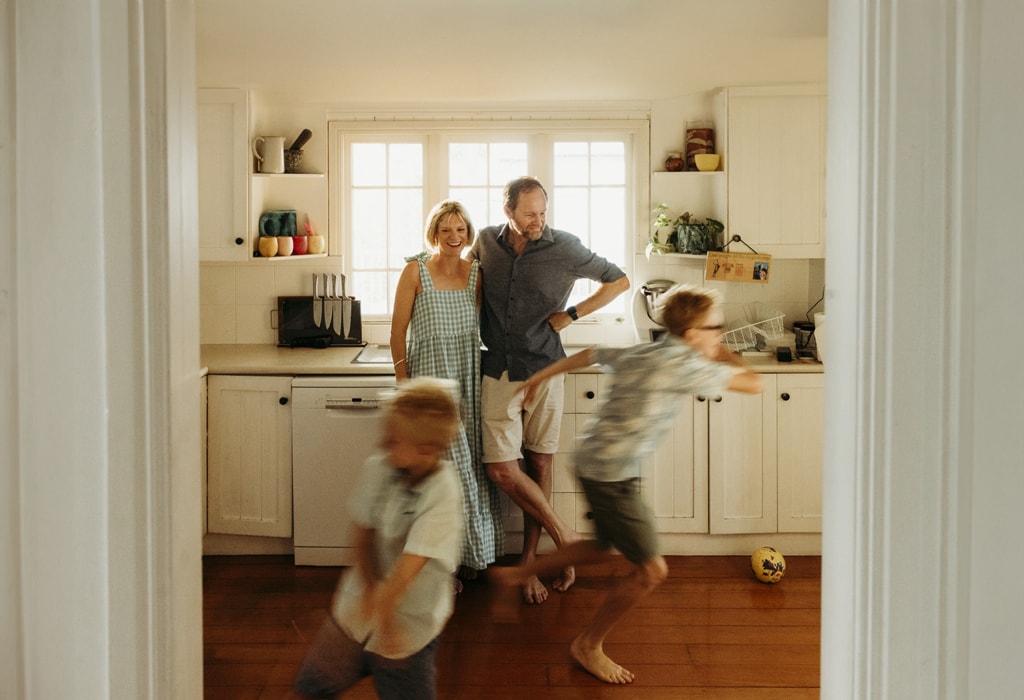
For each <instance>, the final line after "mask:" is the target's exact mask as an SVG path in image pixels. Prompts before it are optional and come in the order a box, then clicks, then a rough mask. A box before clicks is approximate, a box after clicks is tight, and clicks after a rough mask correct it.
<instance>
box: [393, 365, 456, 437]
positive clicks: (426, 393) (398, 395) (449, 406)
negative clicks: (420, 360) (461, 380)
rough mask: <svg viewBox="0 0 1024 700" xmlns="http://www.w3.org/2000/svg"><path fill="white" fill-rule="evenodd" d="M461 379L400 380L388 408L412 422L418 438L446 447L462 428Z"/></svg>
mask: <svg viewBox="0 0 1024 700" xmlns="http://www.w3.org/2000/svg"><path fill="white" fill-rule="evenodd" d="M458 392H459V384H458V382H455V381H452V380H450V379H437V378H436V377H416V378H415V379H409V380H407V381H403V382H401V383H399V385H398V388H397V389H396V390H395V393H394V394H392V395H391V397H390V398H389V399H388V400H387V403H386V409H387V411H388V412H389V413H391V414H392V415H396V416H399V417H400V418H401V419H402V420H403V421H405V422H407V423H408V424H410V425H411V426H412V427H413V429H414V430H415V432H416V435H417V441H418V442H420V444H423V445H431V446H433V447H437V448H438V449H441V450H443V449H445V448H446V447H448V443H450V442H451V441H452V438H454V437H455V433H456V432H457V431H458V428H459V405H458V403H457V401H456V397H457V396H458Z"/></svg>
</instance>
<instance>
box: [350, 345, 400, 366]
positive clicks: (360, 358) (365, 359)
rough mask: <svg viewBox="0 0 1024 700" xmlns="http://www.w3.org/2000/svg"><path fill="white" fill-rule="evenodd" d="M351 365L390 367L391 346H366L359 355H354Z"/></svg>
mask: <svg viewBox="0 0 1024 700" xmlns="http://www.w3.org/2000/svg"><path fill="white" fill-rule="evenodd" d="M352 362H353V363H359V364H365V365H390V364H391V346H390V345H379V344H368V345H367V346H366V347H364V348H363V349H362V350H360V351H359V354H358V355H356V357H355V359H354V360H352Z"/></svg>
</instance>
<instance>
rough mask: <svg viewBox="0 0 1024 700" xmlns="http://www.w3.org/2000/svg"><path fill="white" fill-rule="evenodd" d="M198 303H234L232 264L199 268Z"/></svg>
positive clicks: (201, 266) (207, 265) (206, 265)
mask: <svg viewBox="0 0 1024 700" xmlns="http://www.w3.org/2000/svg"><path fill="white" fill-rule="evenodd" d="M199 303H200V304H211V305H213V304H234V303H235V267H234V265H232V264H230V263H229V264H203V265H200V266H199Z"/></svg>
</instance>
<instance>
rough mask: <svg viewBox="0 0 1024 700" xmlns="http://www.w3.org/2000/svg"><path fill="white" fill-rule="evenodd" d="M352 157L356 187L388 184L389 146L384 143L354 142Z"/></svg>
mask: <svg viewBox="0 0 1024 700" xmlns="http://www.w3.org/2000/svg"><path fill="white" fill-rule="evenodd" d="M351 158H352V162H351V177H352V185H353V186H354V187H374V186H376V187H381V186H383V185H386V184H387V178H388V168H387V146H385V145H384V144H383V143H354V144H352V156H351Z"/></svg>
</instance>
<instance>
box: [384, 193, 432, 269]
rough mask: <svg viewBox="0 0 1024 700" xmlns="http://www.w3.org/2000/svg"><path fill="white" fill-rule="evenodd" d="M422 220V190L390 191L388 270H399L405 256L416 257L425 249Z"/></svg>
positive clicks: (403, 263) (402, 265)
mask: <svg viewBox="0 0 1024 700" xmlns="http://www.w3.org/2000/svg"><path fill="white" fill-rule="evenodd" d="M423 218H424V214H423V190H421V189H418V188H417V189H407V190H397V189H393V190H391V196H390V198H389V203H388V239H389V240H390V242H391V254H390V255H389V256H388V267H389V268H398V269H399V270H401V269H402V268H403V267H404V266H405V258H406V257H407V256H409V255H416V253H419V252H420V251H422V250H423V249H424V248H425V246H426V243H424V242H423V224H424V221H423Z"/></svg>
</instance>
